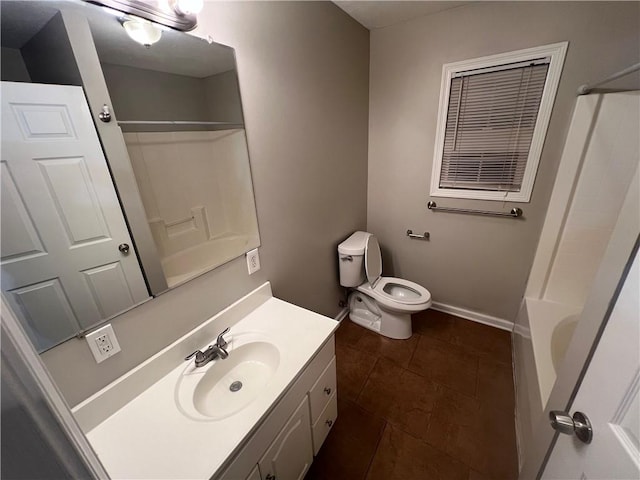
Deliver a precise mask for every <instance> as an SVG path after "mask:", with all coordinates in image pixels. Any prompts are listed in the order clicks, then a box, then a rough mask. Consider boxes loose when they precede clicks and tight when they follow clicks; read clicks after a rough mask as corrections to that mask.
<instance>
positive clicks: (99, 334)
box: [86, 323, 120, 363]
mask: <svg viewBox="0 0 640 480" xmlns="http://www.w3.org/2000/svg"><path fill="white" fill-rule="evenodd" d="M86 339H87V343H88V344H89V349H90V350H91V353H93V356H94V357H95V359H96V362H98V363H100V362H104V361H105V360H106V359H107V358H109V357H112V356H113V355H115V354H116V353H118V352H119V351H120V344H119V343H118V339H117V338H116V334H115V332H114V331H113V327H112V326H111V324H110V323H109V324H107V325H105V326H104V327H101V328H99V329H97V330H94V331H93V332H91V333H87V336H86Z"/></svg>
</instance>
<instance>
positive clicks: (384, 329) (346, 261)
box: [338, 232, 431, 339]
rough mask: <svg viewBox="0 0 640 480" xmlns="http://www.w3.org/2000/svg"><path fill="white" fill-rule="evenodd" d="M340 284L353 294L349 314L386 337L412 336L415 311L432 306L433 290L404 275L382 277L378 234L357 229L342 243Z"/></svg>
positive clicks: (356, 320)
mask: <svg viewBox="0 0 640 480" xmlns="http://www.w3.org/2000/svg"><path fill="white" fill-rule="evenodd" d="M338 261H339V262H340V285H342V286H343V287H349V288H355V291H354V292H352V293H351V294H350V295H349V317H350V318H351V320H352V321H354V322H355V323H357V324H358V325H362V326H363V327H365V328H368V329H370V330H373V331H374V332H377V333H379V334H381V335H384V336H385V337H389V338H398V339H404V338H409V337H411V334H412V331H411V314H412V313H417V312H421V311H423V310H426V309H427V308H429V307H430V306H431V294H430V293H429V290H427V289H426V288H424V287H422V286H421V285H418V284H417V283H413V282H410V281H409V280H404V279H402V278H393V277H382V276H381V275H382V255H381V254H380V244H379V243H378V240H377V239H376V237H374V236H373V235H372V234H370V233H367V232H355V233H353V234H352V235H351V236H350V237H349V238H347V239H346V240H345V241H344V242H342V243H341V244H340V245H338Z"/></svg>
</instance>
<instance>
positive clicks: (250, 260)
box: [247, 248, 260, 275]
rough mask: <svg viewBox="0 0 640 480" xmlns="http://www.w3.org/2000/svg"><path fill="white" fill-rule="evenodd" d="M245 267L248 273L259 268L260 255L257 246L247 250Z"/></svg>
mask: <svg viewBox="0 0 640 480" xmlns="http://www.w3.org/2000/svg"><path fill="white" fill-rule="evenodd" d="M247 269H248V270H249V275H251V274H252V273H255V272H257V271H258V270H260V255H258V249H257V248H254V249H253V250H250V251H248V252H247Z"/></svg>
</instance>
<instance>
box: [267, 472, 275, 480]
mask: <svg viewBox="0 0 640 480" xmlns="http://www.w3.org/2000/svg"><path fill="white" fill-rule="evenodd" d="M266 480H276V476H275V475H271V474H270V473H269V474H267V477H266Z"/></svg>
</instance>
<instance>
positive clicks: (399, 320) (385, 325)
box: [349, 292, 413, 340]
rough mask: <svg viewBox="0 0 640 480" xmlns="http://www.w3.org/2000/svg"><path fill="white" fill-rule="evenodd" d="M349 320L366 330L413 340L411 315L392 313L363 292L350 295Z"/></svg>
mask: <svg viewBox="0 0 640 480" xmlns="http://www.w3.org/2000/svg"><path fill="white" fill-rule="evenodd" d="M349 318H350V319H351V321H352V322H353V323H356V324H358V325H360V326H362V327H364V328H367V329H369V330H372V331H374V332H376V333H379V334H380V335H384V336H385V337H389V338H394V339H397V340H405V339H407V338H411V335H412V334H413V331H412V329H411V315H410V314H408V313H398V312H390V311H388V310H385V309H384V308H381V307H380V305H378V303H377V302H376V301H375V300H374V299H373V298H370V297H368V296H367V295H365V294H363V293H361V292H352V293H351V294H350V295H349Z"/></svg>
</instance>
